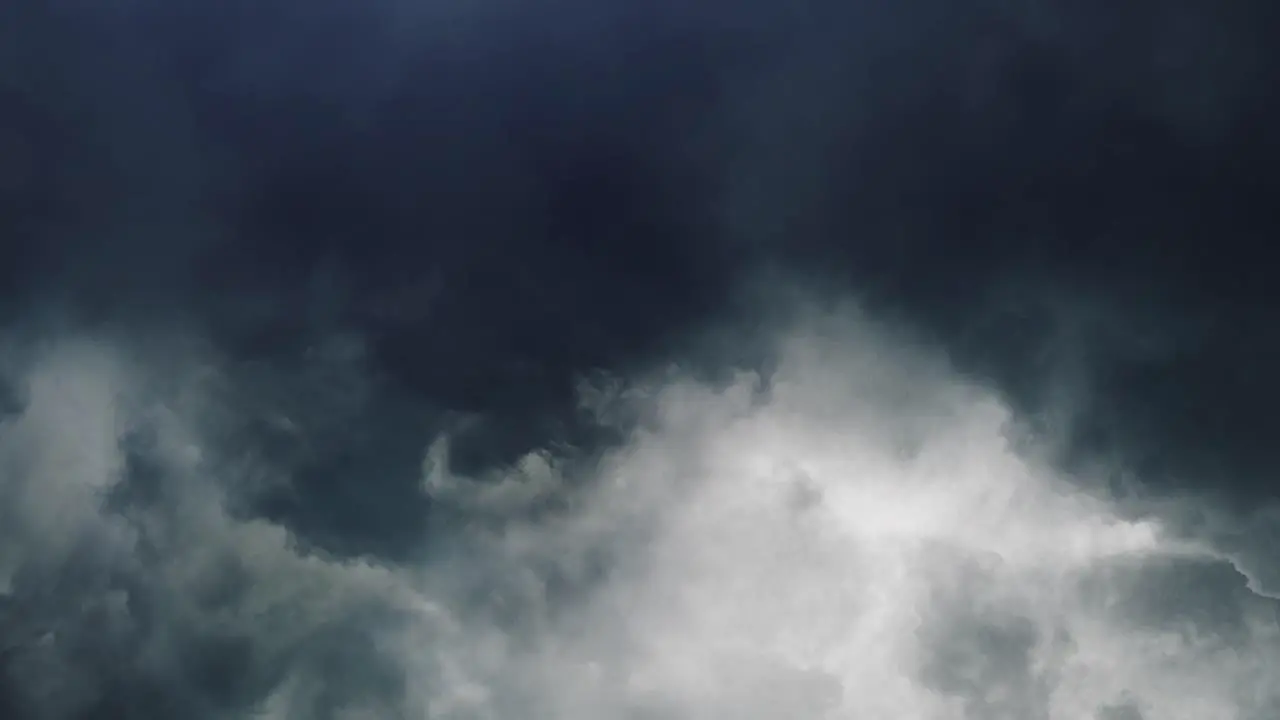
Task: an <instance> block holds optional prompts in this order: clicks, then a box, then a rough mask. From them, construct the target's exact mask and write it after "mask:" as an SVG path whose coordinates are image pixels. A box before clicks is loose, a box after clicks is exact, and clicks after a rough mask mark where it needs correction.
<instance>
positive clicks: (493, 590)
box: [0, 307, 1280, 720]
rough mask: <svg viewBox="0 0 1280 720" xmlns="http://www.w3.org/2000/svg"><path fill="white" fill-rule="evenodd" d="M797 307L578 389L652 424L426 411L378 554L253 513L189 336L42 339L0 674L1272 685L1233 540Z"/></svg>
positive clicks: (616, 692) (1202, 709)
mask: <svg viewBox="0 0 1280 720" xmlns="http://www.w3.org/2000/svg"><path fill="white" fill-rule="evenodd" d="M799 317H801V318H802V321H801V322H799V323H793V324H790V325H789V327H786V328H785V329H784V330H783V331H782V332H780V333H779V334H778V335H777V336H776V337H772V338H771V339H770V343H769V344H770V345H771V346H772V347H774V351H773V353H774V355H775V357H776V369H775V370H774V371H773V372H772V373H770V374H769V375H768V376H767V377H762V376H760V375H757V374H754V373H746V374H741V375H739V376H738V377H737V379H736V380H733V381H731V382H728V383H724V382H718V383H712V384H707V383H704V382H702V381H697V380H694V379H692V378H691V377H689V376H687V375H683V374H681V373H674V374H673V373H670V372H663V373H658V374H656V375H648V376H646V375H641V376H637V377H634V378H630V379H627V381H626V382H625V383H624V384H623V385H621V386H615V387H614V389H612V390H608V391H607V392H605V393H604V394H603V395H597V399H595V400H593V401H592V408H593V410H592V411H593V412H594V413H595V414H596V415H597V416H598V417H600V418H602V420H603V419H607V418H608V417H611V416H619V415H618V414H619V413H622V414H624V415H627V414H629V415H630V416H632V417H637V418H641V419H642V422H641V423H640V424H639V425H636V426H633V427H632V429H631V430H630V431H629V432H628V433H627V435H626V438H627V439H626V441H625V442H624V443H623V444H621V445H620V446H618V447H615V448H614V449H612V450H609V451H607V452H605V453H604V454H603V455H600V456H598V457H594V458H593V459H589V460H588V459H584V458H577V459H576V460H575V459H574V458H572V457H570V456H564V455H563V454H557V453H554V452H551V453H548V452H544V451H538V452H535V453H533V454H530V455H528V456H526V457H525V458H524V459H523V460H522V461H520V462H519V463H518V464H517V465H516V466H514V467H512V468H511V469H509V470H506V471H493V472H491V473H490V474H488V475H485V476H481V477H464V476H459V475H458V474H457V473H456V472H454V471H451V470H450V463H449V462H448V458H447V454H448V450H447V448H448V445H449V442H448V439H447V437H442V438H439V439H436V440H435V441H431V439H430V438H429V437H423V439H422V445H421V447H422V449H423V457H424V459H425V464H424V465H423V477H422V487H421V492H422V493H424V494H425V495H426V496H428V497H429V498H430V499H431V501H432V503H433V509H432V512H433V513H435V514H438V515H450V516H452V517H454V518H455V520H456V522H455V523H454V524H453V525H451V527H453V528H455V530H456V532H451V533H450V534H449V535H448V536H447V537H446V536H443V535H442V536H441V537H440V538H439V539H438V540H436V541H433V542H432V543H430V544H429V545H427V546H425V547H424V548H423V549H422V552H420V553H419V554H418V556H417V558H416V559H414V560H411V561H402V562H390V561H386V560H377V559H374V558H372V557H357V556H351V557H348V556H341V555H336V554H333V553H327V552H324V551H323V550H321V549H319V548H317V547H314V546H310V545H308V544H307V543H306V542H305V539H304V538H302V537H300V536H298V535H297V534H296V533H295V532H293V531H291V530H290V529H289V528H288V527H287V526H284V525H281V524H278V523H277V522H273V521H270V520H268V519H266V518H264V517H261V516H254V515H253V514H246V513H245V512H244V511H243V508H245V507H248V506H245V505H244V504H243V502H242V501H243V496H244V493H246V492H251V490H252V486H246V485H244V484H243V483H242V482H241V479H240V478H238V477H236V476H235V475H234V473H235V472H243V470H244V468H245V467H247V466H248V465H249V463H247V462H245V461H244V459H243V458H241V462H239V463H228V462H225V460H226V459H227V458H218V457H214V456H212V453H213V452H218V453H230V454H234V453H235V451H236V448H235V447H234V446H227V445H225V443H224V444H218V443H216V442H212V443H211V442H209V441H208V440H207V437H210V436H209V435H208V433H209V432H210V430H209V418H218V417H225V416H226V412H225V408H224V409H222V410H219V409H218V407H217V404H218V403H219V402H224V401H223V400H220V399H219V397H220V396H219V395H217V394H216V393H210V392H209V391H208V388H209V387H210V386H209V385H208V384H204V385H201V384H200V383H198V382H194V381H193V380H192V378H193V377H199V376H200V373H193V372H192V368H193V367H201V368H205V370H204V371H203V372H209V370H208V368H210V367H213V366H216V365H215V364H214V363H212V361H211V360H210V358H208V357H201V356H199V355H198V354H191V353H186V354H184V353H171V354H168V355H165V354H161V353H156V352H154V351H152V352H147V353H142V352H140V351H139V347H140V346H139V345H138V344H137V343H136V342H133V341H129V340H127V339H123V338H121V337H71V338H67V339H62V340H59V341H57V342H51V343H47V344H45V345H43V346H42V347H41V349H40V351H39V352H38V353H33V354H31V356H30V357H31V358H32V362H31V363H29V364H28V365H27V366H26V367H25V369H24V371H23V372H22V373H21V374H20V377H19V378H18V381H19V382H18V384H19V385H20V386H21V387H22V388H23V391H24V392H23V393H22V396H23V399H24V405H23V410H22V412H21V413H20V414H18V415H16V416H14V417H11V418H10V419H8V420H7V421H6V422H5V426H4V431H5V432H4V435H3V437H4V445H3V450H2V451H0V459H2V460H3V463H4V468H5V472H4V474H3V478H4V483H3V486H2V490H3V493H4V497H5V503H4V507H5V509H6V512H7V513H8V515H7V517H6V522H5V523H4V524H3V528H4V535H3V542H2V543H0V550H3V552H2V553H0V557H3V558H4V566H3V567H4V571H5V578H6V586H5V593H4V602H5V605H4V614H3V618H4V626H3V632H4V642H5V650H4V653H5V654H4V672H5V679H6V682H7V693H6V694H7V695H9V696H11V697H12V698H14V700H13V702H16V703H19V705H17V707H19V708H21V711H22V712H23V713H24V715H26V716H31V717H48V718H61V717H72V716H82V715H83V713H85V712H89V711H90V710H94V709H97V711H98V712H105V710H103V708H110V707H114V708H115V710H116V711H117V712H124V713H125V714H130V715H133V716H138V715H148V714H155V713H164V712H179V711H180V712H184V713H188V714H190V715H191V716H193V717H209V718H232V717H251V716H257V717H271V718H304V717H306V718H310V717H322V718H328V717H332V718H363V717H419V718H421V717H432V718H485V717H487V718H514V717H557V718H601V717H606V718H607V717H614V718H680V719H685V718H713V717H725V716H727V715H733V716H735V717H744V718H756V717H759V718H762V719H763V718H776V717H833V718H834V717H885V718H889V717H903V716H912V717H922V718H953V717H954V718H974V719H975V720H997V719H999V718H1035V717H1042V718H1060V717H1061V718H1067V717H1072V718H1076V717H1089V716H1091V715H1092V716H1093V717H1098V718H1115V717H1164V718H1188V719H1194V718H1220V717H1239V718H1248V717H1264V716H1265V714H1266V713H1267V712H1269V711H1271V710H1274V707H1275V703H1276V700H1277V699H1276V698H1275V697H1274V696H1273V693H1274V688H1275V686H1276V682H1275V681H1276V678H1275V670H1274V668H1275V667H1276V662H1277V660H1280V657H1277V655H1278V654H1280V628H1277V624H1276V614H1275V605H1274V602H1273V601H1271V600H1269V599H1267V598H1264V597H1263V596H1262V595H1260V594H1258V593H1257V592H1255V591H1250V590H1249V588H1248V587H1247V582H1246V579H1245V577H1244V576H1243V575H1241V574H1240V573H1239V572H1238V571H1237V570H1236V569H1235V567H1234V565H1233V562H1234V561H1235V560H1236V558H1238V557H1243V556H1244V555H1245V554H1247V553H1246V549H1242V548H1237V547H1235V546H1231V545H1229V544H1226V543H1224V541H1223V539H1222V536H1221V534H1215V533H1211V532H1204V531H1198V532H1192V531H1189V530H1187V529H1186V528H1187V527H1188V526H1185V525H1182V524H1179V523H1177V522H1175V521H1176V519H1177V518H1176V513H1175V512H1173V511H1174V510H1176V509H1177V508H1171V507H1169V505H1170V503H1166V506H1165V507H1166V509H1165V510H1161V511H1159V512H1154V513H1148V514H1147V515H1146V516H1144V517H1134V516H1133V515H1132V514H1131V513H1127V512H1123V511H1122V508H1121V507H1120V506H1119V505H1117V504H1116V503H1115V502H1113V501H1112V500H1111V499H1109V498H1108V497H1106V496H1100V495H1097V494H1096V493H1092V492H1086V490H1085V489H1084V487H1086V486H1082V485H1080V484H1078V483H1076V482H1075V481H1074V480H1073V479H1071V478H1068V477H1064V476H1062V475H1060V474H1059V473H1058V472H1057V471H1055V470H1054V469H1053V467H1051V466H1049V465H1046V464H1044V463H1043V462H1041V461H1039V460H1037V459H1036V458H1035V456H1034V453H1032V454H1026V453H1023V452H1021V451H1019V450H1017V449H1015V445H1014V444H1013V443H1012V441H1011V439H1010V438H1011V436H1010V434H1009V433H1010V430H1011V427H1012V425H1013V424H1014V423H1016V422H1017V420H1016V417H1015V416H1014V415H1013V414H1011V412H1010V411H1009V410H1008V408H1007V406H1006V405H1005V403H1004V401H1003V400H1002V399H1001V398H1000V397H999V396H998V395H996V394H993V392H992V391H991V390H989V389H987V388H985V387H982V386H979V385H975V384H973V383H972V382H970V381H967V380H965V379H963V378H962V377H961V376H960V375H958V374H956V373H955V372H954V371H953V370H952V369H951V368H950V367H949V366H948V364H947V362H946V361H945V360H944V359H943V358H942V357H941V356H940V355H938V354H936V353H934V352H933V351H931V350H929V349H928V348H927V347H926V346H924V345H922V344H920V343H917V342H910V341H908V340H907V339H906V338H905V337H903V336H902V335H901V333H895V332H891V331H890V328H888V327H886V326H878V325H877V324H876V323H874V322H873V321H871V320H869V319H867V318H866V317H865V316H863V315H861V314H859V313H857V312H854V311H852V309H851V308H847V307H846V308H837V309H835V310H827V311H823V312H816V313H813V312H806V313H801V314H800V315H799ZM157 358H161V360H160V361H158V360H157ZM164 358H169V359H168V360H164ZM174 358H178V359H176V360H175V359H174ZM219 372H221V373H223V375H224V376H225V377H224V380H225V382H234V377H235V376H234V374H233V373H229V372H228V371H226V370H220V371H219ZM322 384H323V383H321V385H322ZM139 437H145V441H142V440H138V439H136V438H139ZM215 437H216V436H215ZM229 457H230V456H229ZM264 462H265V461H264ZM237 469H238V470H237ZM247 488H248V489H247ZM425 520H426V519H425V518H424V521H425ZM1255 525H1257V526H1261V525H1266V523H1265V519H1264V516H1262V515H1259V516H1258V518H1257V519H1256V520H1255ZM1240 527H1242V528H1244V527H1245V526H1240ZM1266 527H1270V525H1266ZM1247 551H1248V552H1252V553H1254V555H1252V557H1254V558H1261V557H1262V556H1261V555H1258V554H1257V553H1259V552H1262V545H1261V544H1255V545H1252V546H1249V547H1248V548H1247ZM1242 567H1243V565H1242ZM1265 582H1266V581H1265V580H1260V581H1255V582H1254V583H1253V587H1254V588H1255V589H1257V588H1260V587H1262V585H1263V584H1265ZM112 703H115V705H114V706H113V705H112ZM1126 713H1128V715H1127V716H1126Z"/></svg>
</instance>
